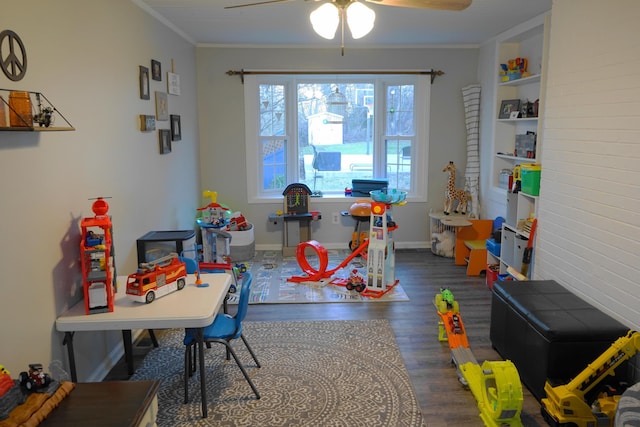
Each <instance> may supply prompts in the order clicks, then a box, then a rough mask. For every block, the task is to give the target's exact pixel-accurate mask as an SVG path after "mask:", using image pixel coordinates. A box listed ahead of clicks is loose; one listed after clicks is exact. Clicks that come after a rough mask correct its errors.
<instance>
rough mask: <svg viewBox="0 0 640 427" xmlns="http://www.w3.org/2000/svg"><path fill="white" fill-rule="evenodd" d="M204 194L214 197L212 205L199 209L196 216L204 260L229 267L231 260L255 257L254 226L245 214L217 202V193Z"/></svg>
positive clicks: (244, 259) (205, 192) (207, 192)
mask: <svg viewBox="0 0 640 427" xmlns="http://www.w3.org/2000/svg"><path fill="white" fill-rule="evenodd" d="M202 194H203V196H204V197H208V198H211V202H210V203H208V204H207V205H206V206H203V207H201V208H198V210H197V215H196V223H197V224H198V226H199V227H200V229H201V231H202V257H201V258H202V259H201V260H202V261H204V262H207V263H221V264H230V263H231V259H232V258H233V259H234V261H246V260H248V259H251V258H253V253H254V248H255V243H254V241H253V225H252V224H250V223H249V222H247V219H246V218H245V216H244V215H243V214H242V212H239V211H238V212H233V211H232V210H231V209H230V208H229V207H227V206H226V205H224V204H221V203H218V202H217V198H218V193H217V192H215V191H208V190H207V191H204V192H203V193H202ZM234 234H235V235H234ZM233 237H235V238H236V242H235V243H234V244H232V243H231V242H232V239H233ZM245 240H246V241H245ZM234 252H235V254H234Z"/></svg>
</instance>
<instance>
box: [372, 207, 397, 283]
mask: <svg viewBox="0 0 640 427" xmlns="http://www.w3.org/2000/svg"><path fill="white" fill-rule="evenodd" d="M391 215H392V210H391V205H390V204H386V203H382V202H371V219H370V224H369V248H368V256H367V289H366V292H373V293H384V292H386V291H387V288H390V287H392V286H393V285H395V284H396V283H397V282H396V280H395V265H396V261H395V250H394V245H393V237H392V231H393V230H395V229H396V226H395V223H394V222H393V220H392V216H391Z"/></svg>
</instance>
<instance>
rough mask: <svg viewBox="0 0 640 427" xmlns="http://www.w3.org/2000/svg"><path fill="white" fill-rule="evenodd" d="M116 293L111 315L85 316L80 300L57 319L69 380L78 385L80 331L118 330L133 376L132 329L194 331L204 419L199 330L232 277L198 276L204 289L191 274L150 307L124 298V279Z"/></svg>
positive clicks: (219, 302)
mask: <svg viewBox="0 0 640 427" xmlns="http://www.w3.org/2000/svg"><path fill="white" fill-rule="evenodd" d="M117 281H118V292H117V293H116V299H115V303H114V310H113V312H107V313H97V314H88V315H87V314H85V312H84V301H79V302H78V303H77V304H76V305H74V306H73V307H71V308H70V309H69V310H67V311H66V312H64V313H62V314H61V315H60V316H59V317H58V318H57V319H56V329H57V330H58V331H60V332H64V333H65V338H64V341H63V344H66V345H67V351H68V354H69V365H70V370H71V380H72V381H74V382H77V374H76V366H75V355H74V350H73V335H74V333H75V332H80V331H112V330H121V331H122V337H123V343H124V348H125V358H126V359H127V363H128V366H129V371H130V372H129V373H130V374H132V373H133V355H132V344H131V330H132V329H151V330H153V329H171V328H195V329H198V331H199V333H198V334H197V341H198V351H199V358H200V382H201V394H202V416H203V418H206V417H207V401H206V386H205V377H204V371H205V369H204V345H203V342H202V330H203V329H204V327H206V326H208V325H210V324H211V323H213V319H214V318H215V316H216V315H217V314H218V311H219V310H220V307H221V306H222V304H223V302H224V300H225V298H226V296H227V292H228V290H229V286H230V284H231V275H229V274H227V273H215V274H201V281H202V283H204V284H208V286H206V287H198V286H196V284H195V282H196V276H195V275H193V274H190V275H189V276H188V278H187V285H186V286H185V287H184V289H182V290H180V291H176V292H173V293H171V294H169V295H166V296H164V297H162V298H158V299H157V300H155V301H153V302H152V303H151V304H142V303H138V302H135V301H132V300H131V299H129V298H128V297H127V296H126V293H125V291H126V281H127V276H118V278H117Z"/></svg>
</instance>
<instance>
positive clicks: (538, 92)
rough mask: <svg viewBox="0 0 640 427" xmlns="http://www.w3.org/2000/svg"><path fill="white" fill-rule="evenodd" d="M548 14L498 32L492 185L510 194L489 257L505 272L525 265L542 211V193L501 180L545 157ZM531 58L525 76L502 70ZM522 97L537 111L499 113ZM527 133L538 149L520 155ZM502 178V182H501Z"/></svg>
mask: <svg viewBox="0 0 640 427" xmlns="http://www.w3.org/2000/svg"><path fill="white" fill-rule="evenodd" d="M549 25H550V19H549V16H548V15H547V16H545V17H543V19H536V20H532V21H531V23H530V24H527V25H524V26H520V27H517V28H516V29H515V30H513V31H509V32H506V33H504V35H503V36H501V37H498V40H497V44H496V59H497V61H498V63H497V64H496V79H497V83H496V85H495V97H494V99H495V110H494V114H495V115H494V119H493V120H494V125H493V128H494V132H493V135H492V144H493V146H492V148H493V156H492V157H493V158H492V166H491V174H492V176H491V180H490V184H491V188H492V190H491V191H494V192H496V195H498V194H499V193H497V192H498V191H499V192H504V193H503V194H504V195H505V198H506V202H507V203H506V205H507V206H506V216H505V222H504V224H503V227H502V237H501V242H500V255H499V256H496V255H493V254H491V252H488V255H487V263H489V264H498V265H499V266H500V273H502V274H504V273H506V272H507V269H508V268H509V267H513V269H515V270H516V271H520V270H521V268H522V259H523V255H524V251H525V249H526V247H527V244H528V242H529V238H530V236H529V231H528V230H527V228H526V226H525V220H527V219H531V218H534V217H537V208H538V197H537V196H532V195H529V194H526V193H524V192H522V191H518V192H515V193H514V192H512V191H511V190H512V189H510V188H507V187H508V186H507V185H506V184H505V180H504V179H503V180H502V182H501V180H500V175H501V172H503V171H505V170H513V169H514V167H515V166H517V165H521V164H525V163H538V164H539V163H540V158H541V155H542V148H543V142H544V141H543V135H542V130H543V126H542V118H543V108H544V91H543V89H544V83H545V78H544V72H545V61H546V55H547V52H546V50H547V40H548V33H549ZM515 58H526V59H527V62H528V66H527V72H528V75H526V76H525V77H522V78H519V79H514V80H508V81H502V78H501V76H499V75H498V70H499V69H500V64H504V63H507V61H509V60H510V59H515ZM507 100H520V102H521V104H523V103H525V102H535V101H536V100H537V101H538V105H537V107H538V108H537V114H535V115H534V116H532V115H528V116H526V117H523V116H522V115H521V116H520V117H518V118H499V116H500V111H501V107H502V102H503V101H507ZM527 133H535V134H536V145H535V150H531V151H532V152H531V153H529V154H528V156H523V155H522V153H521V152H520V151H519V152H518V154H519V155H516V135H525V134H527ZM501 184H502V186H501ZM532 270H533V261H532V264H531V265H530V266H529V274H528V275H529V277H531V273H532Z"/></svg>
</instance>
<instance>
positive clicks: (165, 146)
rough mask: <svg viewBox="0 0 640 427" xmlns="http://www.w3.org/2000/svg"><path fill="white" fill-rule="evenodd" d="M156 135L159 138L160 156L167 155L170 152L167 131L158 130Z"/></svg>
mask: <svg viewBox="0 0 640 427" xmlns="http://www.w3.org/2000/svg"><path fill="white" fill-rule="evenodd" d="M158 135H159V136H160V137H159V142H160V154H169V153H170V152H171V133H170V132H169V129H160V130H159V131H158Z"/></svg>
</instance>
